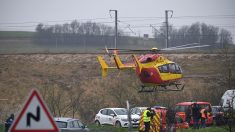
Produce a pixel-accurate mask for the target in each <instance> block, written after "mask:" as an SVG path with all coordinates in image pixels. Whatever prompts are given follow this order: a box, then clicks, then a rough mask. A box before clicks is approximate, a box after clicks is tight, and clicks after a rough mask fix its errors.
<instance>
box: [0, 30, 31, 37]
mask: <svg viewBox="0 0 235 132" xmlns="http://www.w3.org/2000/svg"><path fill="white" fill-rule="evenodd" d="M34 34H35V32H27V31H0V37H32V36H33V35H34Z"/></svg>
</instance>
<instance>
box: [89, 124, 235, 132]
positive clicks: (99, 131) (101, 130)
mask: <svg viewBox="0 0 235 132" xmlns="http://www.w3.org/2000/svg"><path fill="white" fill-rule="evenodd" d="M88 128H89V129H90V131H91V132H129V129H128V128H117V127H114V126H99V127H98V126H96V125H89V126H88ZM133 131H134V132H137V131H138V128H133ZM233 131H235V126H233V127H232V132H233ZM176 132H229V128H228V126H210V127H206V128H200V129H192V128H189V129H182V130H180V129H178V130H177V131H176Z"/></svg>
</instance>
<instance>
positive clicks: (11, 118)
mask: <svg viewBox="0 0 235 132" xmlns="http://www.w3.org/2000/svg"><path fill="white" fill-rule="evenodd" d="M13 121H14V114H11V116H10V117H9V118H7V120H6V121H5V132H8V131H9V128H10V127H11V124H12V123H13Z"/></svg>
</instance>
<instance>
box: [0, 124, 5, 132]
mask: <svg viewBox="0 0 235 132" xmlns="http://www.w3.org/2000/svg"><path fill="white" fill-rule="evenodd" d="M0 132H4V125H3V124H0Z"/></svg>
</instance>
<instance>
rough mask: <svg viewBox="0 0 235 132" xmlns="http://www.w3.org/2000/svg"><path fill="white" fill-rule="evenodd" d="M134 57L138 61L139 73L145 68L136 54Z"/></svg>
mask: <svg viewBox="0 0 235 132" xmlns="http://www.w3.org/2000/svg"><path fill="white" fill-rule="evenodd" d="M132 57H133V59H134V61H135V62H136V65H137V66H138V68H139V73H141V70H142V68H143V66H142V64H141V62H140V61H139V60H138V58H137V57H136V56H135V55H132Z"/></svg>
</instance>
